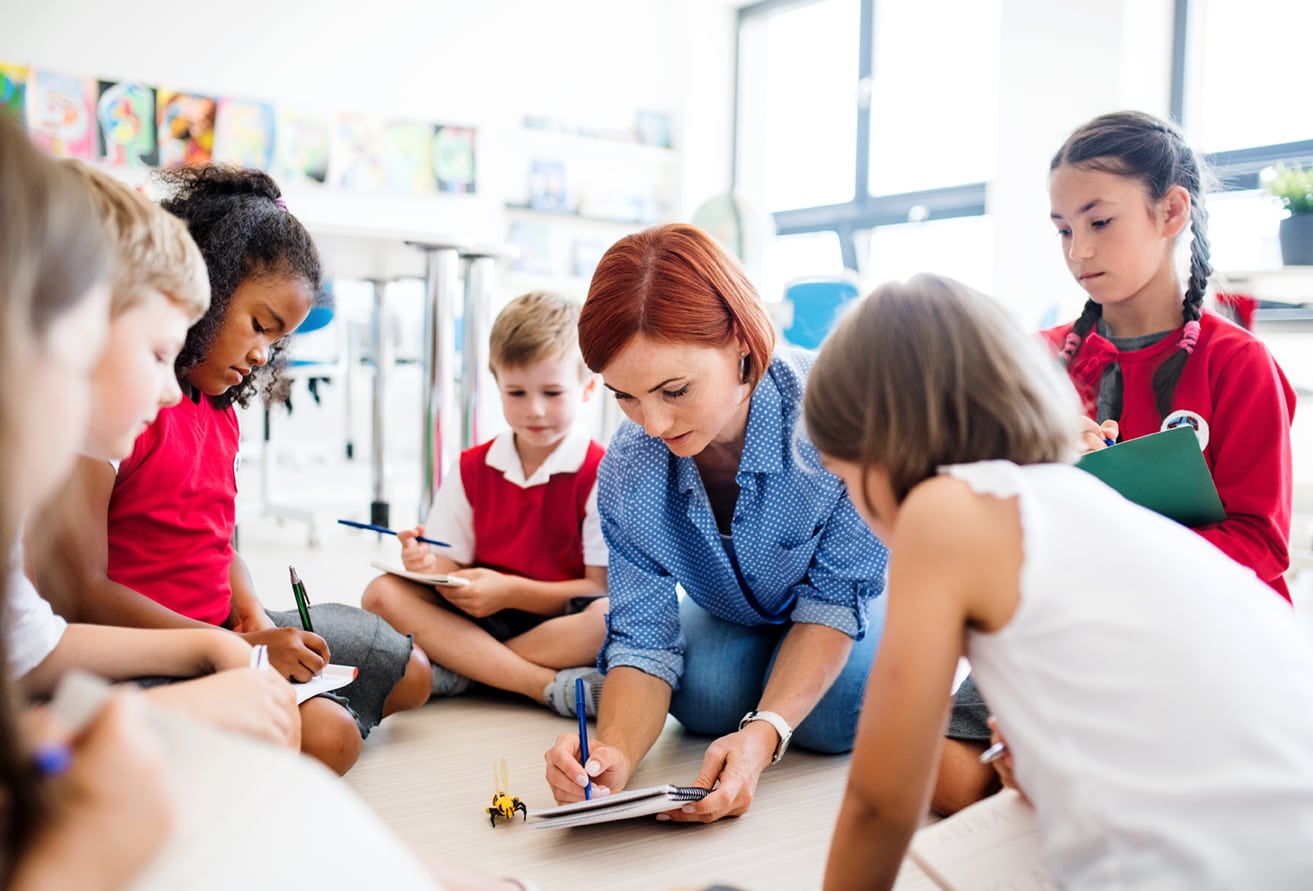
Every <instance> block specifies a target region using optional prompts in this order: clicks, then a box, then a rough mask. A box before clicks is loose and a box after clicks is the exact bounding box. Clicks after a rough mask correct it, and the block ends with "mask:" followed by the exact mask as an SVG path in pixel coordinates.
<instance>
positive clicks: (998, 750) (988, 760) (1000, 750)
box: [980, 742, 1008, 764]
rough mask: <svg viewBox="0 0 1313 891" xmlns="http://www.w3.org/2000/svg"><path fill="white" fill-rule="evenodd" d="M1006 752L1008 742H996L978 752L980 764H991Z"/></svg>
mask: <svg viewBox="0 0 1313 891" xmlns="http://www.w3.org/2000/svg"><path fill="white" fill-rule="evenodd" d="M1007 753H1008V744H1007V743H1005V742H996V743H994V744H993V745H992V746H990V747H989V748H988V749H985V751H983V752H981V753H980V763H981V764H993V763H994V762H995V761H997V760H998V759H1000V758H1002V757H1003V756H1004V755H1006V754H1007Z"/></svg>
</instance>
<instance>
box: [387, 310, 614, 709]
mask: <svg viewBox="0 0 1313 891" xmlns="http://www.w3.org/2000/svg"><path fill="white" fill-rule="evenodd" d="M578 323H579V306H578V305H577V304H575V303H573V302H571V301H568V300H566V299H564V298H562V297H558V296H556V295H554V294H548V293H543V292H534V293H530V294H525V295H523V296H521V297H517V298H516V299H514V300H512V301H511V302H510V303H509V304H507V306H506V308H505V309H503V310H502V312H501V313H500V314H499V315H498V316H497V319H496V321H495V322H494V323H493V326H492V332H491V335H490V343H489V354H490V360H489V365H490V367H491V369H492V374H493V377H494V378H495V379H496V381H497V385H498V390H499V392H500V393H501V400H502V413H503V415H504V416H505V418H506V423H507V424H508V425H509V426H510V430H509V431H507V432H505V433H501V434H499V435H498V436H496V437H495V438H494V439H492V440H490V441H488V442H485V443H483V444H482V445H478V446H475V447H474V448H471V449H468V450H467V451H465V452H463V453H462V454H461V456H460V462H459V465H458V466H457V467H456V468H453V469H450V470H449V471H448V473H447V476H446V478H445V479H444V481H443V483H442V486H441V487H440V488H439V490H438V493H437V496H436V498H435V499H434V503H433V509H432V511H431V512H430V513H429V518H428V522H427V523H426V524H425V525H423V526H417V527H415V529H413V530H409V531H404V532H401V533H400V535H399V538H400V539H401V543H402V551H401V556H402V561H403V562H404V563H405V566H406V569H408V570H410V571H412V572H422V573H429V574H446V575H453V576H457V577H459V578H463V579H465V580H466V581H468V582H469V584H468V585H465V586H460V587H455V586H433V585H423V584H418V583H416V582H411V581H407V580H406V579H403V578H400V577H398V576H395V575H384V576H380V577H379V578H376V579H375V580H374V581H372V582H370V584H369V587H367V588H366V589H365V593H364V595H363V596H362V598H361V605H362V606H364V608H365V609H367V610H370V611H371V612H374V613H377V614H378V615H379V616H382V617H383V618H384V619H385V620H387V622H388V623H389V624H391V625H392V626H393V627H394V628H396V629H397V630H398V631H400V632H401V633H403V634H414V635H415V641H416V642H417V643H419V645H420V646H421V647H423V649H424V651H425V652H426V653H428V656H429V659H430V660H431V661H432V663H433V692H434V694H435V695H445V696H451V695H456V694H458V693H463V692H464V691H465V690H467V689H468V688H469V686H470V682H471V681H476V682H478V683H481V684H486V685H488V686H492V687H498V688H500V689H503V690H509V691H512V692H515V693H520V694H522V695H524V696H526V697H528V698H529V699H531V700H533V701H534V702H539V703H545V704H546V705H547V706H548V707H549V708H552V709H554V710H556V711H557V712H558V713H560V714H562V715H566V716H574V714H575V692H574V681H575V678H576V677H583V678H584V679H585V682H586V683H588V684H589V686H590V690H589V693H588V696H587V697H586V700H587V704H586V709H585V710H586V711H587V712H588V714H589V715H594V714H596V701H597V697H598V696H600V694H601V687H602V685H601V675H600V674H599V673H598V672H597V670H596V668H595V667H594V666H595V664H596V660H597V651H598V649H599V648H600V647H601V645H602V641H603V639H604V637H605V634H606V628H605V611H606V606H607V599H606V597H605V596H604V595H605V594H606V559H607V553H606V545H605V543H604V542H603V540H602V529H601V521H600V519H599V518H598V514H597V465H598V464H599V463H600V461H601V459H602V454H603V451H604V450H603V448H602V446H601V445H600V444H599V443H597V442H594V441H593V440H592V439H591V438H590V437H589V436H588V434H587V432H586V431H584V430H583V429H582V428H580V427H579V426H578V425H577V424H576V418H577V416H578V412H579V407H580V405H581V404H582V403H584V402H585V401H587V400H588V399H589V397H591V396H592V394H593V391H594V389H595V388H596V385H597V381H596V378H594V377H593V376H592V375H591V374H590V373H589V372H588V370H587V369H586V368H585V366H584V364H583V359H582V357H581V356H580V354H579V344H578V331H577V328H578ZM421 535H423V536H425V537H428V538H433V539H436V540H438V541H443V542H448V543H449V544H450V547H446V548H440V549H439V548H430V547H429V546H428V545H424V544H422V543H420V542H417V541H416V538H417V536H421Z"/></svg>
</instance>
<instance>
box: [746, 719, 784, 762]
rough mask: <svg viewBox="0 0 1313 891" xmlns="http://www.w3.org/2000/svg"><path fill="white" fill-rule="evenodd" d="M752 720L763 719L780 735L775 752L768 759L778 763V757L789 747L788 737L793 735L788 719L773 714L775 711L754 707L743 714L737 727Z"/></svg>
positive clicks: (781, 756) (782, 755)
mask: <svg viewBox="0 0 1313 891" xmlns="http://www.w3.org/2000/svg"><path fill="white" fill-rule="evenodd" d="M753 721H765V722H766V723H767V724H769V725H770V726H772V727H774V728H775V732H776V733H778V734H779V735H780V741H779V742H778V743H776V744H775V754H773V755H772V756H771V759H770V763H771V764H778V763H779V761H780V759H781V758H783V757H784V751H785V750H786V749H787V748H788V747H789V737H791V736H793V728H792V727H790V726H789V722H788V721H786V720H784V719H783V718H782V717H780V716H779V715H777V714H775V712H764V711H759V710H758V709H755V708H754V709H753V710H752V711H750V712H748V713H747V714H746V715H744V716H743V720H741V721H739V729H740V730H742V729H743V728H744V727H747V726H748V725H749V724H751V723H752V722H753Z"/></svg>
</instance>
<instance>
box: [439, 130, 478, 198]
mask: <svg viewBox="0 0 1313 891" xmlns="http://www.w3.org/2000/svg"><path fill="white" fill-rule="evenodd" d="M474 135H475V131H474V128H473V127H447V126H444V125H442V124H439V125H438V126H436V127H434V128H433V173H434V175H436V176H437V178H438V191H439V192H473V191H474Z"/></svg>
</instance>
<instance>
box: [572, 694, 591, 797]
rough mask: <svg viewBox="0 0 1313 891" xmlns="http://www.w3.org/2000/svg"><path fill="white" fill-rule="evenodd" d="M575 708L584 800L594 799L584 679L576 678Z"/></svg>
mask: <svg viewBox="0 0 1313 891" xmlns="http://www.w3.org/2000/svg"><path fill="white" fill-rule="evenodd" d="M574 710H575V711H576V712H578V713H579V753H580V756H581V758H580V762H579V763H581V764H582V765H583V766H584V779H585V780H586V783H585V785H584V801H592V800H593V779H592V777H590V776H588V712H586V711H585V710H584V679H583V678H575V679H574Z"/></svg>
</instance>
